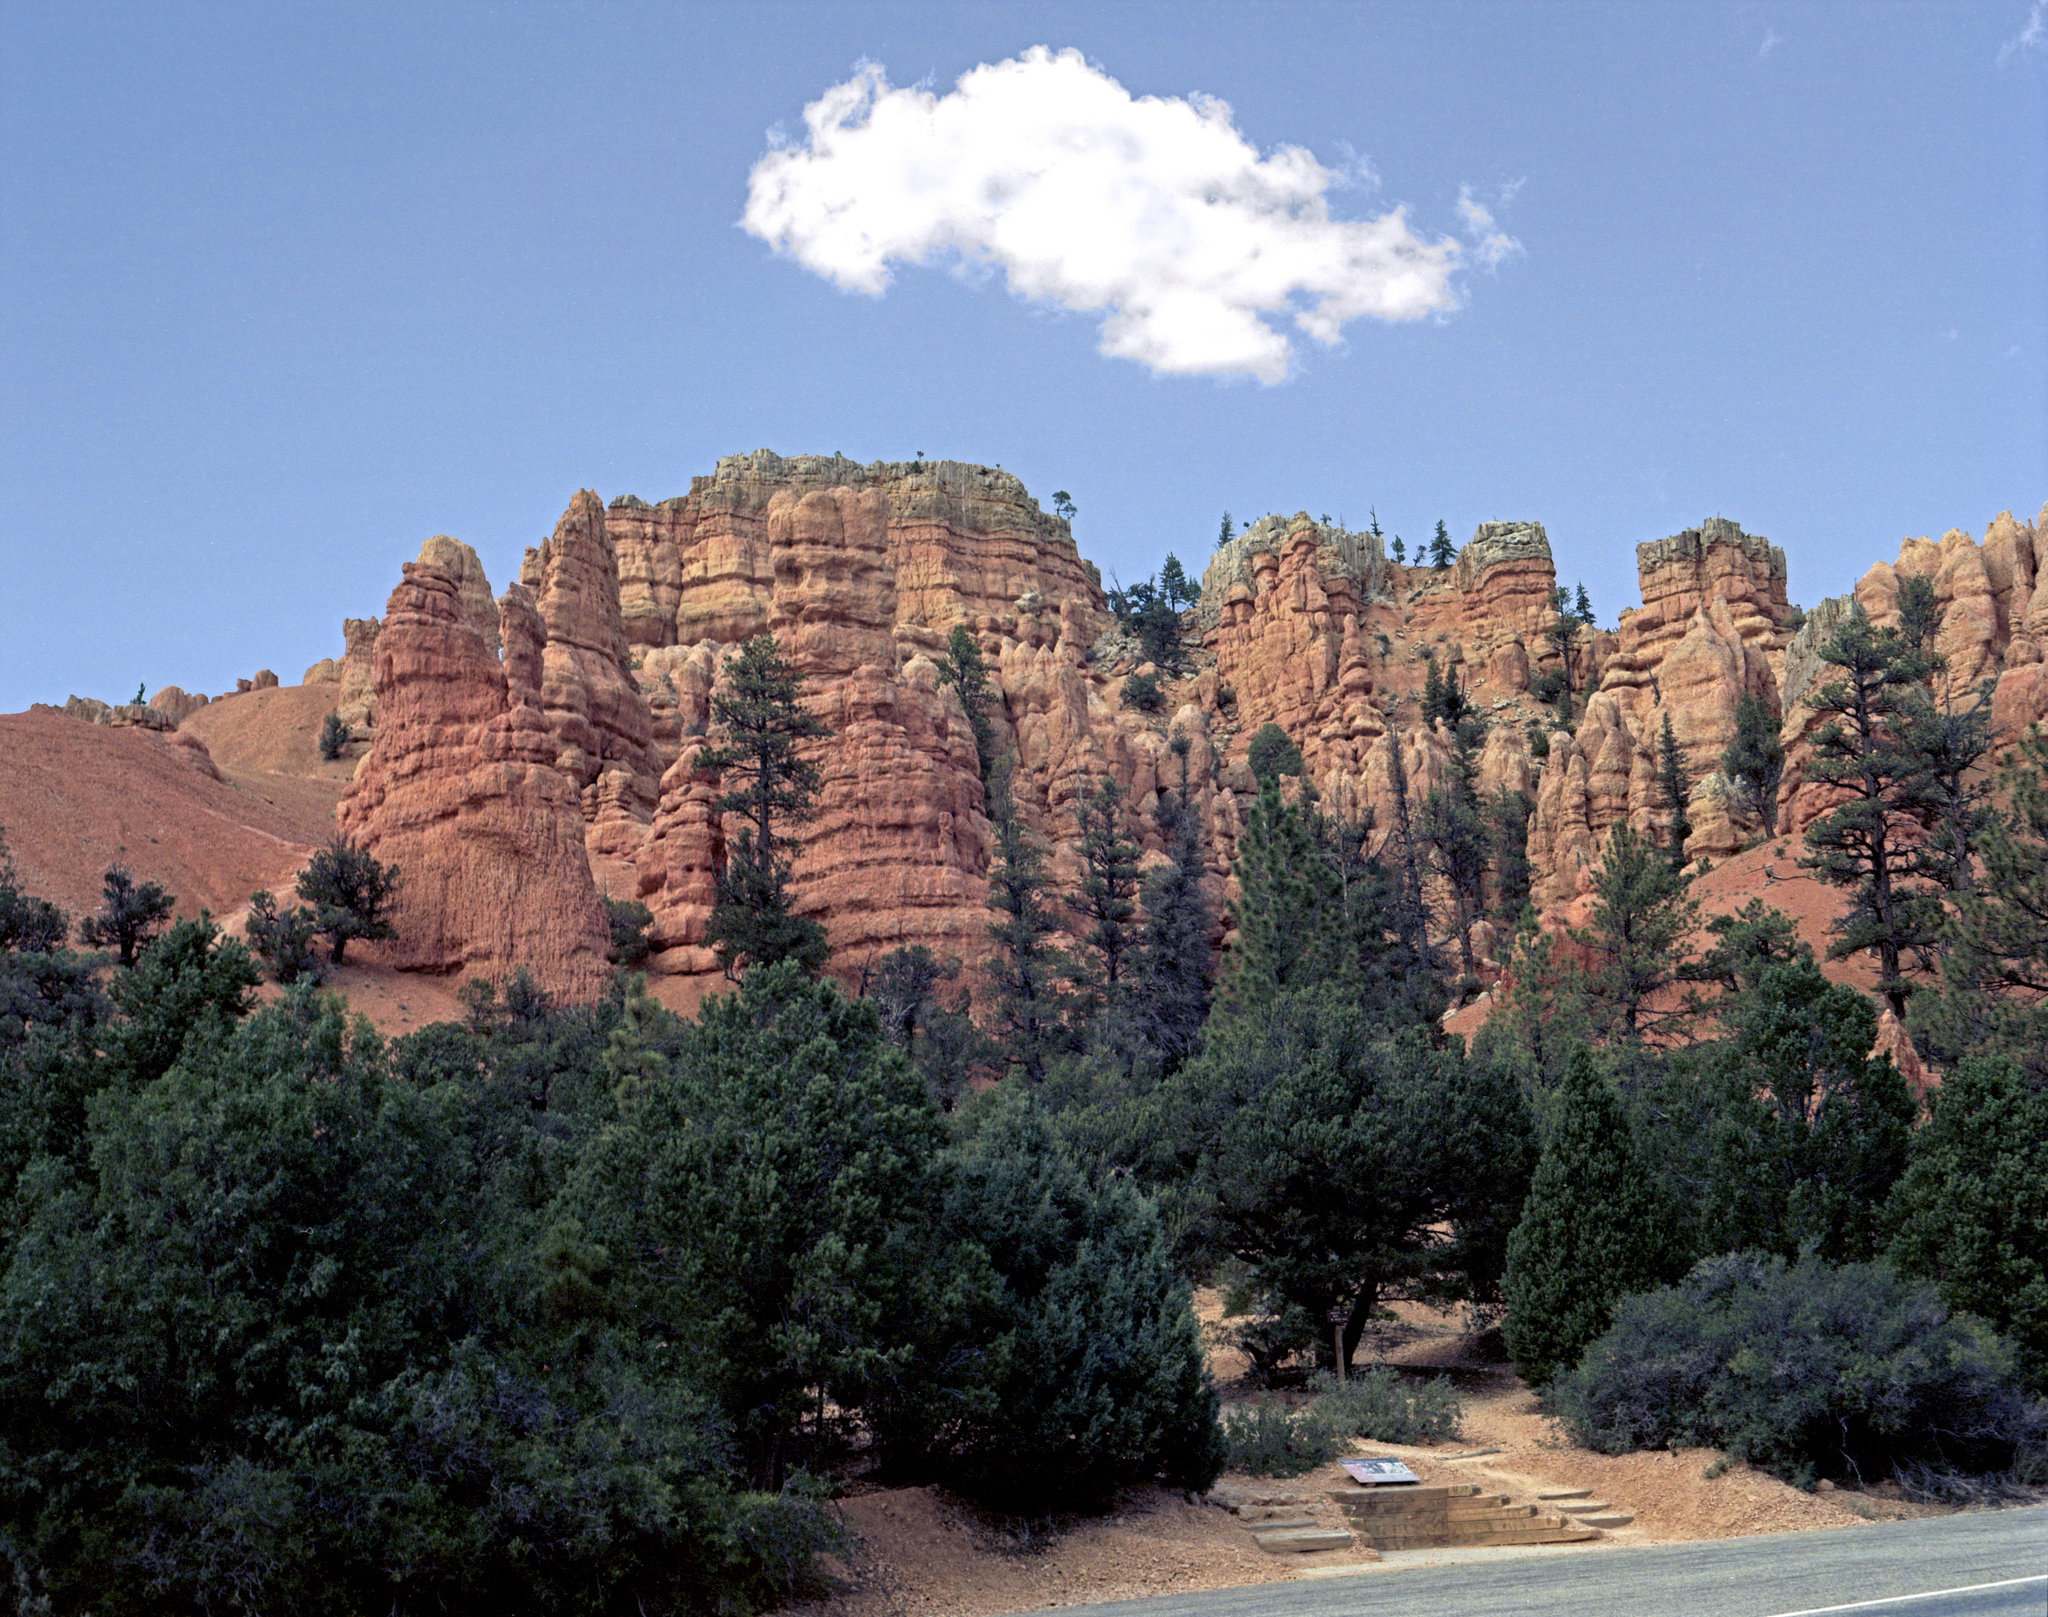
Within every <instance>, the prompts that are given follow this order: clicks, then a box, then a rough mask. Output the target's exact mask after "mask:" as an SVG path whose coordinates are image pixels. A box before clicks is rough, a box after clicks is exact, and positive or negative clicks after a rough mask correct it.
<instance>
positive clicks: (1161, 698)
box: [1124, 674, 1166, 713]
mask: <svg viewBox="0 0 2048 1617" xmlns="http://www.w3.org/2000/svg"><path fill="white" fill-rule="evenodd" d="M1165 705H1166V693H1165V692H1164V691H1162V690H1161V689H1160V688H1159V676H1158V675H1157V674H1133V675H1131V677H1130V678H1129V679H1127V680H1125V681H1124V706H1125V707H1131V708H1136V709H1137V710H1138V711H1139V712H1140V713H1157V712H1158V711H1159V710H1160V709H1161V708H1162V707H1164V706H1165Z"/></svg>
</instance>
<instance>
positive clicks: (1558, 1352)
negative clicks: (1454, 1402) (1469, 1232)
mask: <svg viewBox="0 0 2048 1617" xmlns="http://www.w3.org/2000/svg"><path fill="white" fill-rule="evenodd" d="M1660 862H1661V861H1660ZM1653 1183H1654V1176H1653V1175H1652V1174H1651V1172H1650V1169H1649V1164H1648V1163H1647V1162H1645V1161H1644V1159H1643V1157H1642V1154H1641V1153H1640V1152H1639V1151H1638V1150H1637V1149H1636V1145H1635V1141H1634V1139H1633V1137H1632V1136H1631V1134H1630V1132H1629V1124H1628V1114H1627V1113H1626V1112H1625V1111H1624V1110H1623V1109H1622V1104H1621V1099H1620V1097H1619V1096H1617V1095H1616V1094H1615V1092H1614V1089H1613V1086H1612V1085H1610V1084H1609V1083H1608V1082H1607V1080H1606V1079H1605V1078H1603V1077H1601V1076H1600V1074H1599V1073H1598V1071H1597V1070H1595V1068H1594V1065H1593V1059H1592V1057H1591V1056H1590V1055H1588V1054H1587V1053H1586V1052H1585V1051H1584V1050H1581V1051H1579V1052H1578V1053H1577V1054H1576V1055H1575V1056H1574V1057H1573V1058H1572V1062H1571V1065H1570V1066H1569V1067H1568V1068H1567V1069H1566V1072H1565V1078H1564V1083H1563V1084H1562V1085H1561V1086H1560V1088H1559V1090H1558V1092H1557V1096H1556V1101H1555V1105H1554V1107H1553V1109H1552V1111H1551V1115H1550V1127H1549V1132H1548V1134H1547V1136H1546V1138H1545V1139H1544V1142H1543V1155H1542V1157H1541V1158H1540V1159H1539V1161H1538V1162H1537V1164H1536V1176H1535V1178H1534V1179H1532V1180H1531V1181H1530V1183H1529V1195H1528V1199H1527V1200H1526V1201H1525V1202H1523V1204H1522V1221H1521V1222H1520V1223H1519V1224H1517V1225H1516V1226H1515V1232H1514V1234H1513V1235H1512V1236H1511V1237H1509V1239H1508V1260H1507V1275H1506V1277H1505V1278H1504V1280H1503V1281H1502V1283H1501V1291H1502V1294H1503V1295H1504V1297H1505V1298H1506V1301H1507V1315H1506V1317H1505V1318H1504V1319H1503V1320H1502V1322H1501V1334H1502V1335H1503V1336H1504V1337H1505V1338H1506V1341H1507V1348H1508V1354H1509V1356H1510V1357H1511V1358H1512V1359H1513V1360H1514V1365H1515V1373H1516V1374H1517V1375H1519V1376H1520V1377H1521V1378H1522V1379H1523V1380H1524V1381H1526V1382H1527V1383H1528V1384H1529V1385H1530V1386H1532V1387H1547V1386H1548V1385H1549V1384H1550V1383H1551V1382H1552V1381H1553V1380H1555V1379H1556V1378H1557V1376H1558V1375H1559V1374H1560V1373H1562V1372H1563V1371H1566V1370H1569V1369H1571V1368H1572V1367H1573V1366H1575V1365H1576V1364H1577V1363H1578V1362H1579V1357H1580V1355H1581V1354H1583V1353H1584V1352H1585V1351H1586V1348H1587V1346H1588V1345H1589V1344H1590V1343H1591V1342H1592V1340H1593V1339H1594V1338H1595V1337H1596V1336H1598V1335H1599V1334H1600V1333H1601V1332H1602V1331H1604V1330H1606V1329H1607V1327H1608V1326H1609V1325H1610V1324H1612V1323H1613V1320H1614V1305H1615V1303H1617V1302H1618V1301H1620V1299H1621V1298H1623V1297H1626V1296H1628V1295H1629V1294H1630V1293H1632V1292H1638V1291H1648V1290H1650V1289H1651V1288H1652V1287H1654V1286H1657V1285H1660V1284H1662V1283H1663V1282H1664V1281H1666V1280H1669V1279H1670V1278H1672V1270H1673V1268H1674V1263H1673V1258H1674V1256H1675V1254H1673V1253H1672V1251H1671V1249H1670V1245H1669V1243H1668V1241H1667V1239H1666V1235H1665V1230H1666V1226H1667V1220H1666V1218H1665V1216H1664V1209H1663V1208H1662V1207H1661V1206H1660V1205H1659V1203H1658V1199H1657V1196H1656V1193H1655V1191H1654V1190H1653V1188H1652V1186H1653Z"/></svg>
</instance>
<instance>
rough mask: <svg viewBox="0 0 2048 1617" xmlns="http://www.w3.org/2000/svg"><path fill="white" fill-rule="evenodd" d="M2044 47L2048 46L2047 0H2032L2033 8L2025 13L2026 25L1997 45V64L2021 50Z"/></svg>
mask: <svg viewBox="0 0 2048 1617" xmlns="http://www.w3.org/2000/svg"><path fill="white" fill-rule="evenodd" d="M2044 47H2048V0H2034V4H2033V9H2032V10H2030V11H2029V12H2028V13H2027V25H2026V27H2024V28H2022V29H2021V30H2020V31H2019V32H2018V33H2016V34H2014V35H2013V36H2012V38H2010V39H2008V40H2007V41H2006V42H2005V43H2004V44H2003V45H2001V46H1999V47H1998V65H1999V66H2000V67H2003V66H2005V64H2006V63H2007V62H2009V61H2011V60H2012V59H2013V57H2014V56H2016V55H2017V54H2018V53H2019V52H2021V51H2037V50H2041V49H2042V48H2044Z"/></svg>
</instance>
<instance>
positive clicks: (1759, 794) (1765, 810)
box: [1721, 691, 1785, 837]
mask: <svg viewBox="0 0 2048 1617" xmlns="http://www.w3.org/2000/svg"><path fill="white" fill-rule="evenodd" d="M1778 730H1779V724H1778V719H1777V716H1776V715H1775V714H1773V713H1772V712H1771V709H1770V704H1769V703H1767V702H1766V701H1765V700H1764V699H1763V698H1762V697H1761V696H1758V695H1757V694H1756V693H1755V692H1754V691H1744V692H1743V693H1742V695H1740V696H1739V697H1737V698H1736V700H1735V734H1734V736H1733V737H1732V738H1731V739H1730V740H1729V742H1728V748H1727V750H1726V751H1725V752H1723V753H1722V754H1721V773H1722V774H1724V775H1726V776H1727V777H1728V778H1729V779H1730V780H1731V781H1733V782H1734V783H1735V795H1736V799H1737V801H1738V802H1740V803H1741V804H1742V806H1743V807H1744V808H1746V809H1747V810H1748V811H1749V812H1750V813H1751V814H1754V815H1755V816H1756V817H1757V818H1758V819H1759V820H1761V821H1762V822H1763V827H1764V835H1765V836H1767V837H1770V836H1776V835H1777V833H1778V782H1779V780H1780V779H1782V778H1783V776H1784V773H1785V747H1784V743H1783V742H1781V741H1780V740H1779V739H1778Z"/></svg>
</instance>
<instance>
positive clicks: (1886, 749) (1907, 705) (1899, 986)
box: [1800, 604, 1942, 1016]
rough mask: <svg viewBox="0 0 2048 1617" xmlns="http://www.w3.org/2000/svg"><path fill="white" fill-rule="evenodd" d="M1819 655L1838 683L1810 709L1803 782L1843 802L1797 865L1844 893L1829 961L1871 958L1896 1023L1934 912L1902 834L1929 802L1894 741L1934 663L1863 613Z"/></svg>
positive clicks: (1934, 932)
mask: <svg viewBox="0 0 2048 1617" xmlns="http://www.w3.org/2000/svg"><path fill="white" fill-rule="evenodd" d="M1820 655H1821V656H1822V658H1823V659H1824V660H1826V661H1827V662H1829V663H1831V664H1833V665H1834V666H1835V667H1837V668H1839V669H1840V670H1841V671H1842V674H1843V676H1844V677H1843V678H1841V679H1838V680H1835V681H1833V682H1831V683H1830V684H1827V685H1825V686H1823V687H1822V688H1821V689H1820V690H1819V691H1818V692H1815V693H1813V694H1811V695H1809V696H1808V698H1807V702H1808V704H1809V705H1810V706H1811V707H1812V708H1813V709H1814V710H1815V711H1816V712H1817V713H1821V714H1824V715H1826V720H1825V722H1824V723H1823V724H1822V725H1821V726H1820V728H1819V729H1818V730H1816V731H1815V732H1814V736H1813V757H1812V760H1811V761H1810V762H1809V764H1808V765H1807V778H1808V779H1809V780H1813V781H1817V782H1820V783H1821V784H1823V785H1826V786H1828V787H1830V788H1832V789H1833V791H1834V792H1835V793H1836V794H1838V795H1839V797H1840V799H1841V801H1839V802H1838V803H1837V804H1836V805H1835V807H1833V808H1831V809H1829V810H1828V811H1827V812H1826V813H1824V814H1822V815H1820V816H1819V817H1818V818H1817V819H1815V820H1814V821H1813V823H1812V824H1811V825H1809V826H1808V827H1807V828H1806V846H1807V849H1808V853H1807V856H1806V857H1805V858H1802V859H1801V860H1800V864H1801V865H1802V866H1803V867H1804V868H1806V869H1808V870H1811V871H1813V872H1814V873H1815V874H1816V875H1817V876H1818V877H1819V878H1820V879H1821V880H1822V881H1824V882H1827V883H1829V884H1831V885H1833V886H1836V887H1841V888H1846V889H1847V890H1848V893H1849V907H1848V910H1847V912H1846V913H1845V914H1844V916H1843V917H1842V919H1841V920H1840V921H1839V922H1838V923H1837V925H1836V929H1835V933H1836V935H1835V941H1834V942H1833V943H1832V944H1831V945H1830V946H1829V948H1828V958H1829V959H1830V960H1846V959H1848V958H1849V957H1850V956H1852V955H1856V954H1860V953H1862V952H1863V951H1865V950H1872V951H1874V952H1875V953H1876V955H1877V959H1878V979H1879V980H1878V991H1879V992H1880V993H1882V994H1883V995H1884V996H1885V997H1886V998H1887V999H1888V1000H1890V1001H1891V1006H1892V1010H1893V1012H1894V1013H1895V1014H1897V1015H1899V1016H1904V1015H1905V1014H1906V1000H1907V996H1908V995H1909V994H1910V993H1911V991H1912V985H1911V983H1910V982H1909V981H1908V980H1907V978H1906V969H1907V966H1908V964H1909V960H1910V957H1913V956H1915V955H1918V954H1923V953H1925V952H1926V951H1928V950H1930V949H1931V948H1932V946H1933V945H1934V942H1935V940H1936V938H1937V937H1938V935H1939V933H1940V928H1941V921H1942V912H1941V905H1940V902H1939V900H1938V899H1936V898H1935V897H1934V895H1933V894H1932V893H1930V892H1928V891H1926V890H1925V889H1924V888H1922V887H1920V886H1919V885H1917V884H1915V883H1913V882H1912V881H1911V880H1910V877H1911V875H1912V872H1913V868H1914V858H1915V856H1914V853H1913V851H1912V840H1913V839H1912V836H1911V834H1910V833H1909V829H1908V828H1909V827H1911V826H1913V825H1914V823H1915V822H1916V821H1917V820H1918V819H1919V817H1920V816H1921V814H1922V812H1923V810H1924V808H1925V806H1926V801H1927V800H1926V795H1925V793H1926V787H1925V772H1924V767H1923V764H1922V761H1921V760H1920V759H1919V758H1918V757H1917V756H1916V755H1915V754H1914V753H1913V752H1912V751H1911V749H1910V748H1909V747H1908V746H1907V744H1906V742H1905V740H1904V734H1903V732H1904V729H1905V725H1906V723H1907V721H1908V719H1909V717H1910V712H1911V709H1912V707H1913V705H1914V701H1915V698H1916V696H1918V694H1919V692H1918V682H1919V681H1920V680H1921V679H1922V678H1924V677H1925V676H1926V674H1927V673H1928V672H1929V670H1930V668H1931V667H1932V663H1931V661H1930V659H1929V657H1928V654H1927V653H1925V652H1924V651H1921V650H1918V649H1916V648H1915V647H1914V646H1913V645H1912V644H1911V643H1910V642H1909V640H1908V639H1907V638H1906V637H1905V636H1904V635H1903V634H1902V633H1901V632H1900V631H1899V630H1897V629H1884V630H1879V629H1875V628H1873V627H1872V626H1871V623H1870V620H1869V618H1868V617H1866V616H1865V615H1864V612H1863V609H1862V606H1861V605H1860V604H1858V605H1856V606H1855V607H1853V608H1852V609H1851V612H1850V615H1849V617H1848V618H1847V619H1845V620H1844V621H1843V622H1842V623H1841V624H1840V625H1839V626H1838V627H1837V628H1836V629H1835V631H1834V633H1833V634H1831V635H1830V636H1829V637H1828V639H1827V642H1826V643H1825V644H1824V645H1823V646H1822V647H1821V649H1820Z"/></svg>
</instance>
